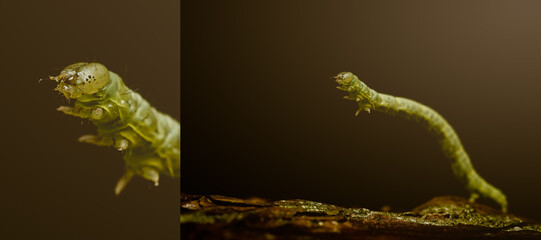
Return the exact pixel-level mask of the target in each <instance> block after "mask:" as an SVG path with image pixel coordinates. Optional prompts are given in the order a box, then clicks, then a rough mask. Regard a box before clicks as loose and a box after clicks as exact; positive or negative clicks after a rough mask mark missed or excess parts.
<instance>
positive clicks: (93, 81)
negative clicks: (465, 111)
mask: <svg viewBox="0 0 541 240" xmlns="http://www.w3.org/2000/svg"><path fill="white" fill-rule="evenodd" d="M50 79H51V80H54V81H56V82H57V87H56V88H55V90H57V91H59V92H61V93H63V94H64V96H65V97H66V98H68V99H70V98H72V99H77V101H76V102H75V106H74V107H66V106H60V107H59V108H58V109H57V110H58V111H61V112H64V113H65V114H68V115H72V116H76V117H80V118H86V119H89V120H90V121H91V122H92V123H93V124H94V125H96V127H97V130H98V134H97V135H83V136H81V137H80V138H79V141H80V142H86V143H91V144H95V145H100V146H113V147H115V148H116V149H118V150H121V151H123V152H124V154H123V157H124V161H125V163H126V173H125V174H124V175H123V176H122V177H121V178H120V180H119V181H118V183H117V185H116V187H115V194H117V195H118V194H120V192H121V191H122V190H123V189H124V187H125V186H126V184H127V183H128V182H129V181H130V180H131V178H132V177H133V176H134V175H139V176H141V177H143V178H145V179H147V180H150V181H152V182H154V183H155V185H158V180H159V175H160V174H164V175H167V176H171V177H179V176H180V123H179V122H178V121H176V120H175V119H173V118H172V117H170V116H169V115H167V114H164V113H161V112H159V111H157V110H156V109H155V108H154V107H152V106H151V105H150V104H149V103H148V102H147V101H146V100H145V99H143V98H142V97H141V95H139V94H138V93H136V92H134V91H132V90H131V89H129V88H128V87H126V85H124V82H123V81H122V79H121V78H120V77H119V76H118V75H117V74H115V73H113V72H110V71H109V70H107V68H106V67H105V66H103V65H102V64H99V63H75V64H72V65H69V66H67V67H66V68H65V69H64V70H62V72H61V73H60V75H58V76H55V77H50Z"/></svg>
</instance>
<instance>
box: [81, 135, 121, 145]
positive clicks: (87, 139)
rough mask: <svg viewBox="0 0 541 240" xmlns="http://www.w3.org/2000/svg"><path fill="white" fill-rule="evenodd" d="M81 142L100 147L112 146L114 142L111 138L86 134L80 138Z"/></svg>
mask: <svg viewBox="0 0 541 240" xmlns="http://www.w3.org/2000/svg"><path fill="white" fill-rule="evenodd" d="M79 142H84V143H90V144H94V145H98V146H111V145H113V140H112V139H111V138H107V137H102V136H95V135H92V134H85V135H83V136H80V137H79Z"/></svg>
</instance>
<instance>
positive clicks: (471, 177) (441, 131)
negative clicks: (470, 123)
mask: <svg viewBox="0 0 541 240" xmlns="http://www.w3.org/2000/svg"><path fill="white" fill-rule="evenodd" d="M335 80H336V82H338V84H339V86H338V87H337V88H338V89H340V90H344V91H346V92H347V95H346V96H345V97H344V98H346V99H349V100H353V101H356V102H357V104H358V106H359V109H358V110H357V112H356V113H355V115H356V116H357V115H358V114H359V113H360V112H361V111H367V112H369V113H370V111H371V110H375V111H379V112H384V113H387V114H391V115H399V116H401V117H403V118H407V119H413V120H415V121H417V122H420V123H422V124H423V125H425V127H426V128H428V130H429V131H430V132H432V133H433V134H434V135H436V136H437V138H438V141H439V143H440V146H441V149H442V150H443V153H444V155H445V156H446V157H447V158H449V159H450V161H451V168H452V170H453V173H454V174H455V176H456V177H457V178H458V180H459V181H460V182H462V183H463V184H464V185H465V186H466V189H467V190H468V191H469V192H470V194H471V195H470V201H472V202H473V201H475V200H476V199H477V198H478V197H479V196H483V197H486V198H490V199H492V200H493V201H495V202H496V203H498V204H499V205H500V206H501V209H502V211H504V212H506V211H507V198H506V197H505V195H504V194H503V193H502V192H501V191H500V190H499V189H497V188H496V187H494V186H493V185H491V184H489V183H488V182H487V181H485V180H484V179H483V178H482V177H481V176H480V175H479V174H478V173H477V172H476V171H475V170H474V168H473V166H472V163H471V161H470V157H469V156H468V154H467V153H466V151H465V150H464V147H463V146H462V143H461V142H460V139H459V138H458V135H457V134H456V132H455V130H453V128H452V127H451V125H450V124H449V123H448V122H447V121H446V120H445V119H444V118H443V117H442V116H441V115H440V114H439V113H437V112H436V111H435V110H433V109H432V108H430V107H428V106H426V105H423V104H421V103H419V102H416V101H413V100H410V99H407V98H401V97H394V96H391V95H387V94H383V93H378V92H376V91H374V90H373V89H371V88H369V87H368V86H367V85H366V84H365V83H363V82H362V81H360V80H359V79H358V78H357V76H355V75H353V74H352V73H350V72H342V73H340V74H338V75H337V76H335Z"/></svg>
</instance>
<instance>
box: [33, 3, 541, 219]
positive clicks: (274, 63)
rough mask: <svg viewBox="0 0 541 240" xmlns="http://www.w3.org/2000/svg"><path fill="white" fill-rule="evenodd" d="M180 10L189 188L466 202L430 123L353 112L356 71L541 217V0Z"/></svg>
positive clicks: (517, 204)
mask: <svg viewBox="0 0 541 240" xmlns="http://www.w3.org/2000/svg"><path fill="white" fill-rule="evenodd" d="M182 9H183V12H182V14H183V15H182V16H183V21H182V24H183V25H182V31H183V33H182V34H183V38H182V44H181V45H182V51H183V52H182V61H183V62H182V79H183V82H182V85H183V87H182V99H183V101H182V104H183V105H182V120H183V121H182V124H183V125H182V128H183V133H182V134H183V135H182V138H183V140H182V141H183V142H182V144H183V146H182V149H183V152H182V154H183V163H182V191H183V192H187V193H198V194H224V195H230V196H238V197H249V196H258V197H264V198H270V199H291V198H305V199H310V200H316V201H322V202H326V203H332V204H338V205H343V206H359V207H367V208H371V209H379V208H380V207H382V206H383V205H390V206H391V208H392V210H396V211H401V210H408V209H411V208H413V207H415V206H417V205H419V204H421V203H422V202H424V201H427V200H429V199H430V198H432V197H434V196H438V195H458V196H464V197H468V193H467V192H466V190H465V188H464V187H463V186H462V185H461V184H460V183H459V182H458V181H457V180H456V179H455V177H454V176H453V174H452V171H451V168H450V165H449V161H448V160H447V159H445V157H444V156H443V154H442V153H441V152H440V149H439V146H438V144H437V142H436V141H435V139H434V137H433V136H431V135H430V134H429V133H428V132H427V131H426V130H425V129H423V128H422V127H420V126H419V125H418V124H417V123H415V122H409V121H405V120H403V119H399V118H395V117H391V116H388V115H385V114H381V113H378V112H374V113H371V114H366V113H362V114H360V116H359V117H357V118H354V116H353V115H354V112H355V110H356V109H355V104H354V103H352V102H350V101H346V100H343V99H341V98H342V96H343V95H344V93H343V92H340V91H338V90H337V89H335V86H336V83H335V82H334V81H333V80H332V79H331V76H333V75H336V74H337V73H339V72H341V71H352V72H355V73H356V74H357V75H358V76H359V77H360V78H361V79H362V80H364V81H365V82H366V83H367V84H368V85H369V86H371V87H373V88H374V89H376V90H378V91H380V92H384V93H389V94H393V95H398V96H403V97H408V98H412V99H415V100H418V101H420V102H422V103H425V104H427V105H429V106H431V107H433V108H435V109H436V110H437V111H439V112H440V113H441V114H442V115H443V116H444V117H446V118H447V120H448V121H449V122H450V123H451V124H452V125H453V126H454V128H455V129H456V130H457V132H458V134H459V136H460V137H461V139H462V141H463V144H464V146H465V148H466V150H467V151H468V153H469V154H470V156H471V158H472V161H473V164H474V166H475V167H476V169H477V170H478V172H479V173H480V174H481V175H482V176H483V177H484V178H486V179H487V180H488V181H489V182H491V183H493V184H494V185H495V186H498V187H499V188H501V189H502V190H503V192H505V193H506V194H507V196H508V200H509V210H510V212H511V213H515V214H519V215H522V216H527V217H531V218H536V219H541V205H540V204H538V203H539V202H540V201H541V193H540V191H539V184H541V154H540V150H539V149H540V147H539V146H540V145H541V139H540V136H541V126H540V123H541V98H540V96H541V94H540V92H541V14H539V12H540V10H541V2H539V1H473V2H472V1H436V2H435V1H265V2H261V1H257V2H254V1H215V2H213V3H210V2H206V1H189V2H185V3H183V6H182ZM43 71H45V70H43ZM58 119H60V117H58ZM66 123H68V121H66ZM69 123H72V122H69ZM50 126H51V127H53V126H57V125H53V124H51V125H50ZM65 144H67V141H66V143H65ZM89 151H90V150H89ZM57 154H58V153H57ZM87 163H88V162H87ZM100 166H101V165H100ZM101 181H102V180H101ZM481 202H483V203H488V204H490V205H493V206H495V204H493V203H492V202H491V201H487V200H486V199H483V200H481Z"/></svg>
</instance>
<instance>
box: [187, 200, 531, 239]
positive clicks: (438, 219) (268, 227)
mask: <svg viewBox="0 0 541 240" xmlns="http://www.w3.org/2000/svg"><path fill="white" fill-rule="evenodd" d="M180 220H181V234H182V239H378V240H385V239H396V240H402V239H541V225H540V223H539V222H536V221H532V220H527V219H524V218H521V217H517V216H514V215H512V214H506V213H503V212H501V211H499V210H496V209H494V208H491V207H489V206H486V205H482V204H477V203H471V202H469V201H468V200H467V199H464V198H461V197H454V196H442V197H435V198H433V199H432V200H430V201H428V202H426V203H424V204H422V205H420V206H418V207H416V208H415V209H413V210H411V211H409V212H403V213H394V212H383V211H371V210H369V209H365V208H344V207H338V206H334V205H330V204H324V203H318V202H313V201H307V200H301V199H294V200H280V201H268V200H264V199H259V198H250V199H239V198H233V197H226V196H219V195H207V196H201V195H188V194H182V196H181V217H180Z"/></svg>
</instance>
